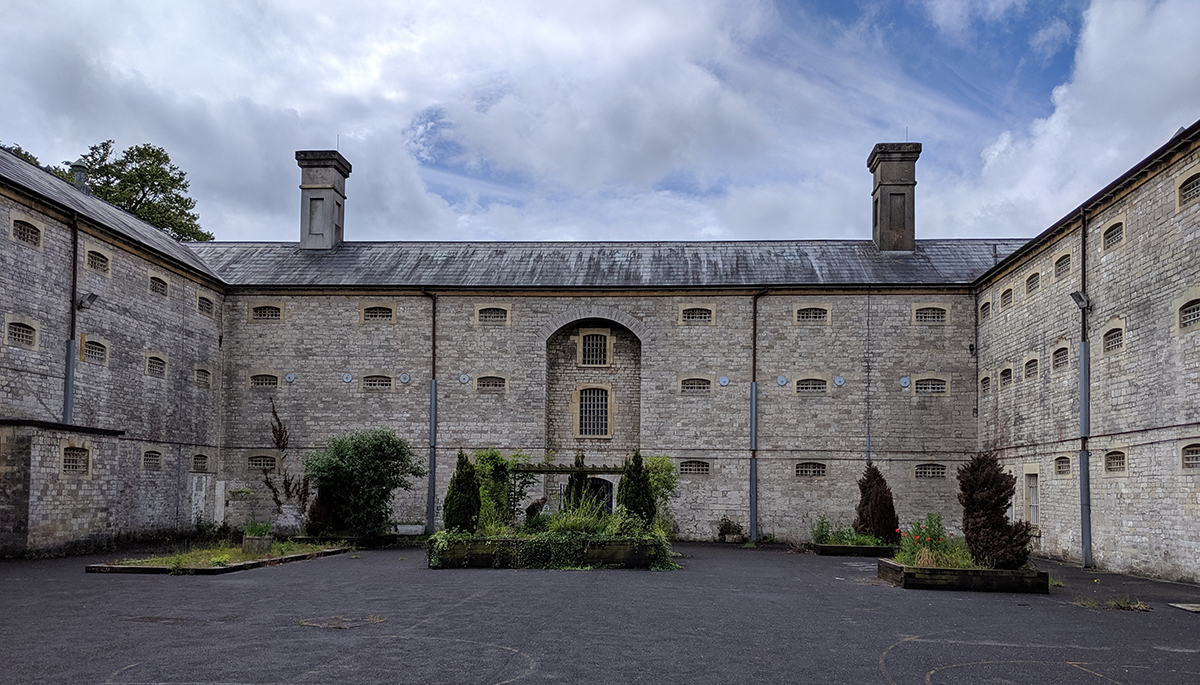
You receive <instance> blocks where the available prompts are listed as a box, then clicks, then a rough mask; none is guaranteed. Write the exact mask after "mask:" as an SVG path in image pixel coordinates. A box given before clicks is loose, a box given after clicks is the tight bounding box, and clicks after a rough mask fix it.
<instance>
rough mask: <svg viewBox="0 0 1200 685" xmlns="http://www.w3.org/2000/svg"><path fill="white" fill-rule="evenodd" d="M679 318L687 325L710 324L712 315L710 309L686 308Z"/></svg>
mask: <svg viewBox="0 0 1200 685" xmlns="http://www.w3.org/2000/svg"><path fill="white" fill-rule="evenodd" d="M681 318H682V319H683V320H684V321H685V322H687V323H711V322H712V319H713V313H712V310H711V309H705V308H704V307H688V308H687V309H685V310H683V314H682V315H681Z"/></svg>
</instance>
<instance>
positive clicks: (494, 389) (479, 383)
mask: <svg viewBox="0 0 1200 685" xmlns="http://www.w3.org/2000/svg"><path fill="white" fill-rule="evenodd" d="M507 384H508V383H507V381H505V380H504V379H503V378H501V377H499V376H482V377H480V378H479V379H478V380H476V381H475V389H476V390H478V391H479V392H481V393H484V394H500V393H503V392H504V389H505V386H506V385H507Z"/></svg>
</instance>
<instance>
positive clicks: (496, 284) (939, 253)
mask: <svg viewBox="0 0 1200 685" xmlns="http://www.w3.org/2000/svg"><path fill="white" fill-rule="evenodd" d="M1025 242H1026V241H1025V240H1020V239H1014V240H1008V239H1006V240H918V241H917V249H916V250H914V251H913V252H911V253H881V252H879V251H878V250H876V249H875V244H874V243H873V242H871V241H869V240H797V241H736V242H733V241H729V242H645V243H638V242H621V243H618V242H612V243H566V242H563V243H551V242H542V243H523V242H346V243H342V244H341V245H339V246H338V247H336V248H334V249H333V250H329V251H307V250H301V249H299V247H298V244H297V243H189V244H188V247H189V248H190V249H191V250H192V251H193V252H195V253H196V254H197V255H198V256H199V257H200V258H201V259H203V260H204V261H205V263H207V264H208V265H209V266H210V267H211V268H212V270H213V271H215V272H216V273H217V274H218V275H219V276H220V277H221V279H222V280H224V281H225V282H226V283H229V284H231V285H239V286H309V287H314V286H316V287H319V286H364V287H369V286H386V287H414V288H416V287H420V288H584V289H586V288H714V287H753V286H792V285H860V284H869V285H892V286H897V285H903V286H907V285H952V284H958V285H961V284H968V283H971V282H972V281H974V280H975V279H976V278H977V277H978V276H979V275H980V274H982V273H984V272H985V271H987V270H988V269H990V268H992V267H993V266H994V265H995V264H996V263H997V262H999V261H1000V260H1001V259H1003V258H1004V257H1006V256H1008V255H1009V254H1010V253H1012V252H1013V251H1014V250H1016V249H1017V248H1019V247H1020V246H1021V245H1023V244H1025Z"/></svg>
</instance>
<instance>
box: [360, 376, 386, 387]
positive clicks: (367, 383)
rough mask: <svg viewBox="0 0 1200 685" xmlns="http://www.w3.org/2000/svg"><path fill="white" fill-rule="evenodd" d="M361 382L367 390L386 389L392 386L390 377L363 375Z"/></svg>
mask: <svg viewBox="0 0 1200 685" xmlns="http://www.w3.org/2000/svg"><path fill="white" fill-rule="evenodd" d="M362 384H363V387H364V388H366V389H367V390H387V389H389V388H391V387H392V377H391V376H363V379H362Z"/></svg>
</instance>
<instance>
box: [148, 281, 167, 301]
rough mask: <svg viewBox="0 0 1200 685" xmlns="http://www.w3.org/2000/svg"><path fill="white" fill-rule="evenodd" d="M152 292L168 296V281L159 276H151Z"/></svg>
mask: <svg viewBox="0 0 1200 685" xmlns="http://www.w3.org/2000/svg"><path fill="white" fill-rule="evenodd" d="M150 292H152V293H154V294H155V295H161V296H162V297H166V296H167V282H166V281H164V280H163V279H161V278H159V277H158V276H151V277H150Z"/></svg>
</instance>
